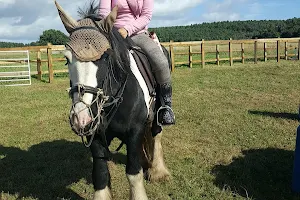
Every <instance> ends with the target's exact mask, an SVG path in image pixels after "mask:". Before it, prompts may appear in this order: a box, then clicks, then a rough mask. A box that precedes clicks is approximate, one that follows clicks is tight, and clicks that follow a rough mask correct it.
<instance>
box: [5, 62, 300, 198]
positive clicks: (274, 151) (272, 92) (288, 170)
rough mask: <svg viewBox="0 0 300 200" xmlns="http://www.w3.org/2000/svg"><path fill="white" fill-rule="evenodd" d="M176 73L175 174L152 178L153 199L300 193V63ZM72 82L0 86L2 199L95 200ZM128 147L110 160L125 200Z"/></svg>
mask: <svg viewBox="0 0 300 200" xmlns="http://www.w3.org/2000/svg"><path fill="white" fill-rule="evenodd" d="M172 76H173V85H174V95H173V101H174V104H173V105H174V106H173V107H174V111H175V114H176V120H177V123H176V125H175V126H172V127H168V128H166V129H165V130H164V138H163V141H162V142H163V146H164V152H165V160H166V164H167V166H168V167H169V169H170V171H171V173H172V176H173V177H172V179H171V180H170V181H169V182H166V183H155V184H151V183H148V182H146V181H145V187H146V190H147V194H148V196H149V199H151V200H154V199H157V200H168V199H170V200H187V199H189V200H199V199H205V200H227V199H228V200H230V199H237V200H246V199H251V200H254V199H255V200H291V199H300V198H299V196H296V195H293V194H292V193H291V179H292V169H293V158H294V148H295V131H296V128H297V126H298V124H299V123H298V114H297V111H298V104H299V100H300V92H299V91H300V84H299V82H300V63H299V62H294V61H282V62H281V63H279V64H278V63H276V62H273V61H268V62H266V63H259V64H258V65H254V64H251V63H248V64H244V65H242V64H235V65H234V66H233V67H229V66H228V65H222V66H220V67H217V66H216V65H213V66H208V65H207V66H206V67H205V68H203V69H202V68H194V69H188V68H184V67H182V68H177V69H176V70H175V72H174V73H173V74H172ZM68 86H69V81H68V79H67V78H66V77H56V78H55V79H54V83H53V84H48V83H45V82H38V81H37V80H35V79H33V82H32V86H25V87H0V95H1V98H0V104H1V111H0V124H1V129H0V138H1V139H0V199H1V200H13V199H26V200H29V199H30V200H31V199H41V200H43V199H47V200H48V199H49V200H50V199H51V200H53V199H72V200H73V199H75V200H76V199H91V198H92V193H93V187H92V184H91V171H92V161H91V157H90V153H89V151H88V149H86V148H85V147H84V146H83V145H82V144H81V142H80V138H79V137H78V136H76V135H75V134H74V133H73V132H72V131H71V130H70V127H69V124H68V111H69V107H70V100H69V98H68V94H67V92H66V88H68ZM118 144H119V141H117V140H115V141H114V142H113V144H112V147H111V149H114V148H115V147H116V146H118ZM125 152H126V151H125V147H123V148H122V149H121V151H120V155H119V158H118V159H117V162H116V163H115V164H111V165H110V170H111V176H112V192H113V195H114V199H118V200H122V199H128V195H129V190H128V183H127V180H126V176H125V164H124V154H125ZM1 191H2V192H1Z"/></svg>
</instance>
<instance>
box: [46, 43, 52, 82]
mask: <svg viewBox="0 0 300 200" xmlns="http://www.w3.org/2000/svg"><path fill="white" fill-rule="evenodd" d="M47 58H48V72H49V83H52V82H53V79H54V75H53V62H52V44H50V43H48V46H47Z"/></svg>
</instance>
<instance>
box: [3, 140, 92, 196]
mask: <svg viewBox="0 0 300 200" xmlns="http://www.w3.org/2000/svg"><path fill="white" fill-rule="evenodd" d="M91 173H92V163H91V161H90V152H89V149H87V148H84V147H83V145H82V144H81V143H79V142H70V141H66V140H57V141H52V142H43V143H40V144H37V145H33V146H31V147H30V148H29V149H28V150H25V151H24V150H21V149H19V148H15V147H3V146H1V145H0V191H3V192H5V193H9V194H18V195H19V199H22V197H34V198H37V199H49V200H50V199H51V200H53V199H58V197H59V198H66V199H72V200H73V199H83V198H82V197H80V196H79V195H78V194H76V193H74V192H73V191H72V190H71V189H69V188H68V186H70V185H71V184H72V183H76V182H78V181H79V180H80V179H82V178H84V179H86V180H87V182H88V183H91Z"/></svg>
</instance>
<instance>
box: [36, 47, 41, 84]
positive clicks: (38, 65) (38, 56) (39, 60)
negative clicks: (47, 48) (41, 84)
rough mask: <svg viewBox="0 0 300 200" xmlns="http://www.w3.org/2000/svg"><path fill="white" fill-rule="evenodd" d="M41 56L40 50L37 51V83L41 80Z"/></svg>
mask: <svg viewBox="0 0 300 200" xmlns="http://www.w3.org/2000/svg"><path fill="white" fill-rule="evenodd" d="M41 59H42V55H41V50H38V51H37V56H36V70H37V73H38V74H37V79H38V80H39V81H41V80H42V67H41V66H42V60H41Z"/></svg>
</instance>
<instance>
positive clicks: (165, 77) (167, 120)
mask: <svg viewBox="0 0 300 200" xmlns="http://www.w3.org/2000/svg"><path fill="white" fill-rule="evenodd" d="M153 5H154V0H100V9H99V13H100V17H102V18H104V17H106V16H107V15H108V14H109V13H110V11H111V10H112V8H113V7H114V6H118V15H117V19H116V22H115V24H114V26H115V27H116V28H117V29H118V30H119V33H120V34H121V35H122V36H123V37H124V38H126V37H131V39H132V40H133V41H134V42H135V43H136V44H137V45H138V46H139V47H140V48H141V49H142V50H143V51H144V52H145V53H146V55H147V57H148V59H149V61H150V64H151V66H152V72H153V73H154V76H155V79H156V82H157V83H158V86H159V91H160V92H159V93H160V94H159V95H160V96H161V97H162V99H163V101H164V103H165V105H166V107H163V108H162V109H160V111H159V113H158V121H159V122H160V123H161V124H162V125H171V124H175V116H174V113H173V111H172V109H171V100H172V85H171V74H170V70H169V63H168V60H167V58H166V56H165V55H164V54H163V52H162V51H161V50H160V47H159V46H158V45H157V44H155V42H154V41H153V40H152V39H151V38H150V37H149V33H148V24H149V23H150V20H151V18H152V11H153Z"/></svg>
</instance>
